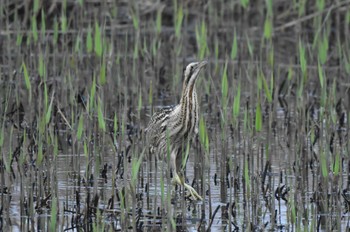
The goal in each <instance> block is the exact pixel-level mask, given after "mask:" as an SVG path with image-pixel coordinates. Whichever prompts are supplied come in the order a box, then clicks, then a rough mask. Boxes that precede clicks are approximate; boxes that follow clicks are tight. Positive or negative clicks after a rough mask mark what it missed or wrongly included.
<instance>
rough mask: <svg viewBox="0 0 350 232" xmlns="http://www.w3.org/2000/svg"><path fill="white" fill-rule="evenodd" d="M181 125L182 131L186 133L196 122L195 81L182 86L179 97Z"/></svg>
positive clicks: (191, 129) (192, 128)
mask: <svg viewBox="0 0 350 232" xmlns="http://www.w3.org/2000/svg"><path fill="white" fill-rule="evenodd" d="M180 104H181V115H180V120H181V122H180V123H181V125H182V130H181V131H182V132H183V133H184V134H185V135H186V134H188V133H190V132H191V131H193V130H194V128H195V126H196V124H197V123H198V101H197V92H196V86H195V82H193V83H189V85H188V86H184V88H183V91H182V97H181V102H180Z"/></svg>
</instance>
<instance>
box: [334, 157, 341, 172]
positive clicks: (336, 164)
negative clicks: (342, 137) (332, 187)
mask: <svg viewBox="0 0 350 232" xmlns="http://www.w3.org/2000/svg"><path fill="white" fill-rule="evenodd" d="M340 165H341V160H340V153H339V152H337V154H336V155H335V160H334V165H333V174H334V175H335V176H337V175H339V172H340Z"/></svg>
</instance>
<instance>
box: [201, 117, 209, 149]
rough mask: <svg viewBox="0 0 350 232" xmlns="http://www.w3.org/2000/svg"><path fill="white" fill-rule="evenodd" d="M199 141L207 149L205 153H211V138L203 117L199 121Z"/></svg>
mask: <svg viewBox="0 0 350 232" xmlns="http://www.w3.org/2000/svg"><path fill="white" fill-rule="evenodd" d="M199 141H200V142H201V144H202V146H203V147H204V148H205V151H206V152H209V137H208V132H207V126H206V125H205V121H204V118H203V117H201V118H200V120H199Z"/></svg>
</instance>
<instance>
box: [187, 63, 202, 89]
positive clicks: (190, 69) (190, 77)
mask: <svg viewBox="0 0 350 232" xmlns="http://www.w3.org/2000/svg"><path fill="white" fill-rule="evenodd" d="M207 63H208V62H207V61H201V62H193V63H190V64H189V65H187V67H186V68H185V70H184V83H183V87H184V89H186V88H187V87H188V86H193V85H194V84H195V83H196V80H197V77H198V74H199V72H200V71H201V70H202V68H203V67H204V66H205V65H206V64H207Z"/></svg>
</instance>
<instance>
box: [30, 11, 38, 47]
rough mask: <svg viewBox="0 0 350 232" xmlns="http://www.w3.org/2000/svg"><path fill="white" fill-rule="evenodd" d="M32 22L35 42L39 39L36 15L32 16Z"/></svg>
mask: <svg viewBox="0 0 350 232" xmlns="http://www.w3.org/2000/svg"><path fill="white" fill-rule="evenodd" d="M31 24H32V35H33V39H34V43H36V42H37V41H38V25H37V22H36V17H35V16H32V21H31Z"/></svg>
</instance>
